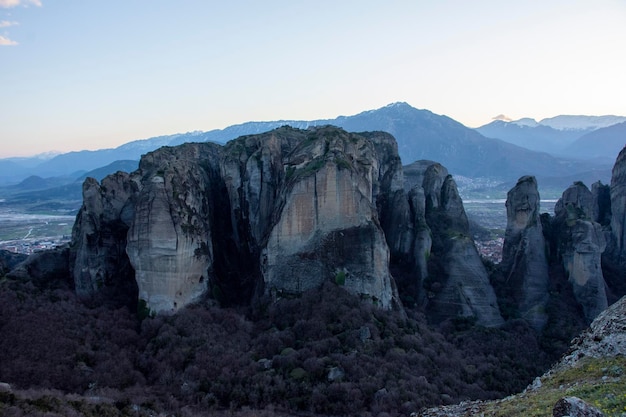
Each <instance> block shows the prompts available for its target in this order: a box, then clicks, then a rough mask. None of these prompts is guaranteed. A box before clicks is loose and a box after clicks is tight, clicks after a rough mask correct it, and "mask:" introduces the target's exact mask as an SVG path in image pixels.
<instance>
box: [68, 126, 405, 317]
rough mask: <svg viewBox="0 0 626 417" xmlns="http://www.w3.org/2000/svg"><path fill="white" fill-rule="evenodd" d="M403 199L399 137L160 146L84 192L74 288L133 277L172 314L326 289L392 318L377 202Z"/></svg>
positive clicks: (310, 133)
mask: <svg viewBox="0 0 626 417" xmlns="http://www.w3.org/2000/svg"><path fill="white" fill-rule="evenodd" d="M401 192H403V190H402V168H401V165H400V160H399V157H398V155H397V147H396V144H395V140H394V139H393V137H391V136H390V135H388V134H385V133H380V132H379V133H366V134H363V135H357V134H351V133H347V132H345V131H343V130H341V129H337V128H334V127H321V128H316V129H311V130H306V131H303V130H298V129H293V128H289V127H284V128H280V129H277V130H274V131H272V132H269V133H267V134H262V135H254V136H248V137H242V138H239V139H237V140H234V141H231V142H230V143H229V144H227V145H226V146H224V147H222V146H219V145H214V144H207V143H202V144H199V143H196V144H185V145H181V146H178V147H175V148H168V147H164V148H161V149H159V150H157V151H155V152H151V153H149V154H147V155H145V156H144V157H143V158H142V160H141V163H140V166H139V169H138V170H137V171H135V172H134V173H132V174H130V175H128V174H122V173H118V174H116V175H114V176H110V177H107V178H106V179H105V180H103V182H102V184H98V183H97V182H96V181H95V180H91V179H88V180H87V181H86V182H85V184H84V190H83V193H84V204H83V208H82V209H81V211H80V213H79V215H78V216H77V222H76V226H75V229H74V233H73V240H72V251H71V262H70V263H71V266H72V271H73V278H74V282H75V286H76V289H77V292H78V293H79V294H80V295H82V296H85V297H87V296H92V295H95V294H97V293H98V292H99V291H101V289H102V288H103V287H106V286H107V285H108V283H109V282H113V281H114V280H115V279H117V280H118V281H124V282H126V281H128V278H129V277H131V276H132V278H134V280H133V282H135V281H136V286H137V289H136V292H137V293H138V298H139V299H140V300H143V301H144V302H145V303H146V306H147V307H148V308H150V309H151V310H152V311H154V312H174V311H176V310H177V309H179V308H182V307H183V306H185V305H188V304H189V303H192V302H194V301H196V300H199V299H200V298H201V297H202V296H204V295H205V294H207V292H209V293H210V294H211V295H212V296H213V297H215V298H216V299H218V300H219V301H220V302H224V303H233V302H244V303H245V302H249V301H250V299H251V297H252V296H254V294H257V295H260V294H263V293H266V294H282V293H299V292H302V291H305V290H306V289H309V288H313V287H316V286H319V285H321V284H322V283H323V282H325V281H328V280H331V281H335V282H336V283H338V284H339V285H343V286H345V288H346V289H348V290H350V291H352V292H354V293H357V294H360V295H363V296H366V297H369V298H371V299H372V300H373V301H375V302H376V303H378V304H379V305H380V306H381V307H383V308H391V307H392V305H394V300H395V299H397V292H396V290H395V284H394V282H393V278H392V276H391V274H390V271H389V263H390V260H389V248H388V246H387V243H386V239H385V234H384V231H383V229H382V227H381V225H380V221H379V209H378V206H377V203H379V204H380V205H381V206H382V205H383V204H382V203H381V202H383V201H392V202H393V201H397V198H398V195H400V194H399V193H401ZM389 196H391V197H389ZM406 204H407V205H408V201H407V202H406ZM391 208H393V207H392V206H389V207H385V208H384V209H383V208H381V211H385V210H387V212H388V211H389V210H391ZM113 260H116V262H113ZM113 277H116V278H113ZM118 284H119V282H118ZM115 285H117V284H114V286H115Z"/></svg>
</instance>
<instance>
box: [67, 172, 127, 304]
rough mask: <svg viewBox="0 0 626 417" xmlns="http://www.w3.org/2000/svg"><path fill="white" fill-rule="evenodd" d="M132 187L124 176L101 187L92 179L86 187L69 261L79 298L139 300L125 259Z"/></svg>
mask: <svg viewBox="0 0 626 417" xmlns="http://www.w3.org/2000/svg"><path fill="white" fill-rule="evenodd" d="M133 185H134V184H133V183H132V182H131V181H130V180H129V175H128V174H126V173H123V172H118V173H116V174H113V175H109V176H108V177H106V178H105V179H103V180H102V184H98V182H97V181H96V180H95V179H93V178H87V179H86V180H85V182H84V183H83V206H82V207H81V209H80V211H79V212H78V215H77V216H76V222H75V223H74V227H73V229H72V245H71V248H70V258H69V262H70V265H69V267H70V274H71V275H72V278H73V280H74V286H75V290H76V293H77V294H78V296H80V297H83V298H85V297H92V296H94V295H96V294H98V293H100V292H108V291H114V292H118V293H120V294H124V293H126V294H128V296H129V297H132V298H136V284H135V273H134V270H133V268H132V267H131V265H130V262H129V259H128V256H127V255H126V235H127V232H128V226H129V225H130V223H131V220H132V211H133V206H132V205H131V204H129V199H130V197H131V195H132V194H133V193H134V191H135V187H133ZM103 295H104V294H103ZM105 296H106V295H105Z"/></svg>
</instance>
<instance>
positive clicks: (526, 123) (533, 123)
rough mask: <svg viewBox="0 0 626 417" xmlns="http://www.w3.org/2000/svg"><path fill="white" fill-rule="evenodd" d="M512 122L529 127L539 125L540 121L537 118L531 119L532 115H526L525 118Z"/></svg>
mask: <svg viewBox="0 0 626 417" xmlns="http://www.w3.org/2000/svg"><path fill="white" fill-rule="evenodd" d="M511 123H514V124H516V125H518V126H528V127H537V126H538V125H539V123H537V121H536V120H535V119H531V118H530V117H524V118H523V119H519V120H515V121H513V122H511Z"/></svg>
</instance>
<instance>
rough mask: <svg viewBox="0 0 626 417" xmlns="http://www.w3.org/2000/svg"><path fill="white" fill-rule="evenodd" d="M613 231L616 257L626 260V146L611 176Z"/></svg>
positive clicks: (621, 260) (622, 260)
mask: <svg viewBox="0 0 626 417" xmlns="http://www.w3.org/2000/svg"><path fill="white" fill-rule="evenodd" d="M611 232H612V236H613V239H614V252H615V257H616V258H618V259H619V260H620V262H624V261H626V148H624V149H622V151H621V152H620V153H619V155H618V157H617V160H616V161H615V165H614V166H613V174H612V177H611Z"/></svg>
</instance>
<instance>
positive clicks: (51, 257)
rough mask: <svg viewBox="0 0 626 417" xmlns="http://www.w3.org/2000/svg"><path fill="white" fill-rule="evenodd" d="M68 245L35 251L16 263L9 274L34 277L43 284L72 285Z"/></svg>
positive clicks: (12, 276) (20, 277)
mask: <svg viewBox="0 0 626 417" xmlns="http://www.w3.org/2000/svg"><path fill="white" fill-rule="evenodd" d="M68 262H69V248H68V245H63V246H59V247H57V248H54V249H50V250H47V251H42V252H35V253H33V254H32V255H30V256H29V257H28V258H26V259H25V260H24V261H23V262H21V263H20V264H18V265H16V266H15V268H13V269H12V270H11V271H10V272H9V273H8V274H7V276H8V277H10V278H15V279H32V280H34V281H36V282H38V283H41V284H43V285H47V284H48V283H58V282H63V283H66V284H69V285H71V282H69V280H68V279H67V278H68V273H67V272H68V271H67V265H68Z"/></svg>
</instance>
